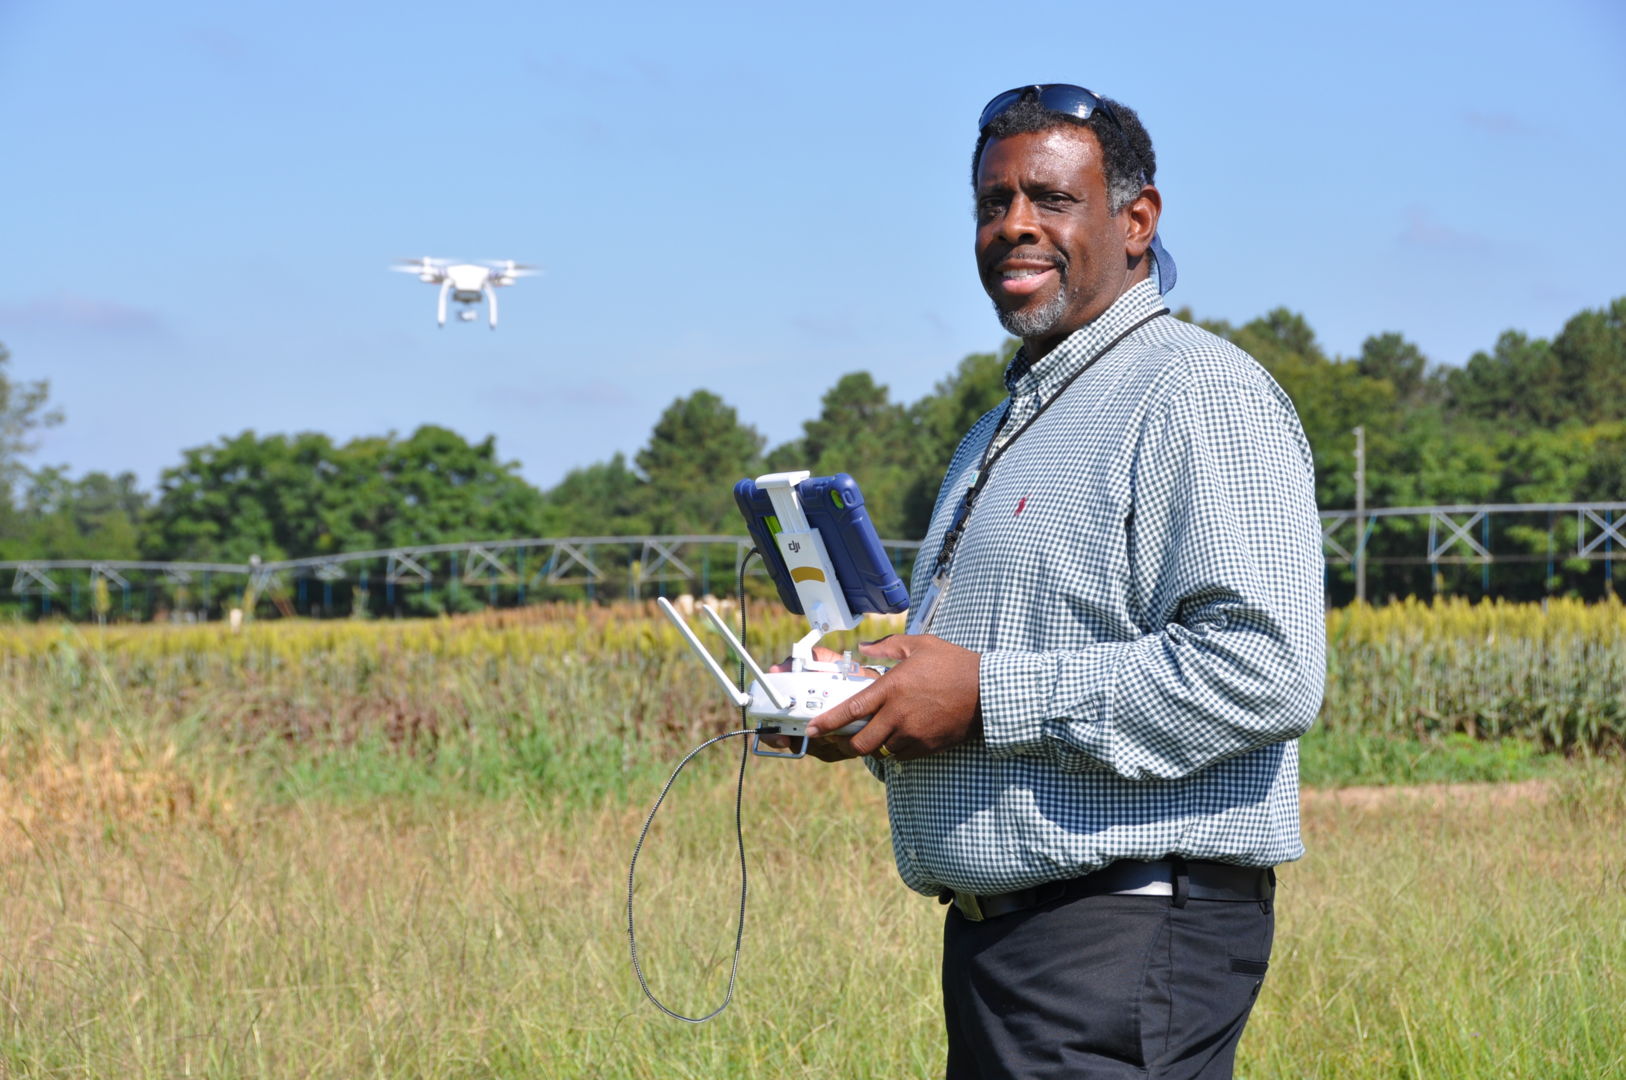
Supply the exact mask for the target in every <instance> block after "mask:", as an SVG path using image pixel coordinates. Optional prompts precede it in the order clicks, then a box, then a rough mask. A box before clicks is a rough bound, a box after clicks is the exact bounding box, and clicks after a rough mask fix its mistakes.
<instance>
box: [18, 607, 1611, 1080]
mask: <svg viewBox="0 0 1626 1080" xmlns="http://www.w3.org/2000/svg"><path fill="white" fill-rule="evenodd" d="M1341 617H1344V616H1341V615H1340V614H1339V613H1335V614H1334V615H1333V616H1332V618H1331V619H1330V621H1329V633H1330V636H1331V640H1332V641H1333V643H1334V645H1333V658H1334V659H1333V672H1332V690H1331V691H1330V696H1329V709H1328V713H1327V714H1326V717H1325V719H1326V723H1325V724H1324V725H1323V727H1322V728H1320V729H1318V731H1317V732H1315V733H1314V734H1313V735H1312V736H1311V737H1310V738H1309V739H1307V740H1306V743H1305V747H1304V757H1305V763H1306V775H1307V776H1309V777H1311V778H1313V779H1316V780H1317V781H1318V782H1319V783H1320V785H1321V786H1319V787H1317V788H1315V789H1313V790H1309V791H1307V792H1306V796H1305V805H1304V812H1305V833H1306V842H1307V844H1308V846H1309V849H1310V855H1309V857H1308V858H1307V859H1306V860H1304V861H1303V862H1302V863H1299V864H1296V865H1293V866H1291V867H1288V868H1285V869H1284V870H1283V872H1282V875H1281V878H1282V898H1281V903H1280V905H1279V912H1280V921H1279V924H1278V937H1277V949H1276V955H1275V957H1274V958H1273V965H1272V971H1271V974H1270V976H1269V978H1268V979H1267V980H1266V983H1265V989H1264V992H1263V995H1262V997H1261V999H1260V1003H1259V1005H1258V1008H1257V1010H1256V1012H1255V1019H1254V1022H1253V1024H1252V1026H1251V1027H1250V1029H1249V1034H1248V1036H1247V1037H1246V1038H1245V1040H1244V1043H1243V1050H1242V1058H1241V1063H1240V1066H1239V1070H1238V1075H1239V1076H1242V1077H1247V1078H1250V1080H1258V1078H1267V1077H1268V1078H1298V1077H1317V1078H1320V1077H1327V1078H1332V1077H1337V1078H1368V1077H1371V1078H1378V1077H1382V1078H1394V1077H1415V1078H1419V1080H1420V1078H1424V1077H1443V1078H1465V1080H1466V1078H1474V1080H1478V1078H1481V1077H1530V1078H1543V1080H1545V1078H1549V1077H1553V1078H1558V1077H1575V1078H1581V1077H1586V1078H1598V1077H1605V1078H1606V1077H1615V1076H1621V1077H1626V1036H1623V1034H1622V1033H1623V1032H1626V857H1623V856H1622V854H1621V844H1620V837H1621V836H1622V835H1623V834H1626V778H1623V769H1622V764H1621V761H1620V759H1619V757H1618V755H1617V753H1616V751H1615V748H1617V747H1618V746H1619V742H1620V730H1621V727H1620V718H1621V716H1622V708H1623V706H1626V690H1623V689H1622V685H1621V680H1622V679H1623V678H1626V674H1623V671H1622V668H1621V663H1622V661H1621V658H1620V652H1621V651H1622V650H1621V648H1620V646H1621V642H1622V641H1623V640H1626V635H1623V624H1622V617H1621V614H1620V611H1619V609H1618V606H1617V607H1616V608H1614V609H1609V608H1603V609H1597V608H1595V609H1586V610H1584V611H1579V612H1577V611H1564V610H1561V611H1558V612H1556V613H1552V612H1549V613H1548V615H1547V616H1546V617H1545V620H1537V619H1536V618H1535V613H1532V612H1529V611H1517V610H1514V611H1500V612H1497V611H1489V612H1486V611H1473V610H1470V611H1457V612H1455V613H1452V612H1450V611H1449V610H1447V611H1445V612H1443V613H1442V612H1440V611H1438V610H1434V609H1422V610H1420V611H1414V612H1413V613H1412V617H1411V618H1410V619H1409V620H1407V621H1404V622H1398V623H1396V624H1394V625H1391V626H1389V627H1387V628H1385V627H1384V625H1383V624H1382V623H1381V622H1380V621H1379V619H1380V618H1382V617H1392V616H1382V614H1381V613H1374V612H1364V613H1356V614H1354V615H1350V616H1347V621H1346V622H1345V623H1344V624H1342V626H1340V624H1339V622H1338V620H1339V619H1340V618H1341ZM1475 618H1478V619H1479V620H1480V621H1479V622H1471V620H1473V619H1475ZM1446 619H1455V620H1456V621H1457V629H1456V630H1455V631H1453V630H1452V629H1451V628H1450V627H1448V626H1446V625H1445V623H1444V620H1446ZM1428 620H1435V621H1434V622H1433V623H1429V621H1428ZM1519 620H1523V622H1522V623H1521V622H1519ZM1565 620H1568V621H1567V622H1565ZM1555 623H1564V625H1563V626H1560V627H1557V628H1555V626H1554V624H1555ZM1487 624H1494V625H1492V626H1491V628H1490V629H1487ZM1419 626H1422V627H1423V629H1421V630H1420V629H1419ZM759 628H760V629H761V630H763V631H764V632H766V634H767V636H768V640H772V635H773V634H775V633H778V632H780V630H779V628H776V627H775V625H774V624H773V623H772V622H771V620H761V621H759ZM1340 633H1341V634H1342V636H1340ZM1408 635H1409V636H1408ZM754 636H755V635H754ZM1544 642H1545V644H1543V643H1544ZM1465 643H1466V644H1465ZM1611 646H1613V648H1611ZM1453 649H1456V650H1458V651H1457V652H1456V653H1455V654H1453V653H1452V650H1453ZM1567 649H1576V650H1580V651H1581V653H1582V656H1581V657H1580V658H1579V659H1575V660H1574V661H1573V662H1571V661H1569V660H1566V659H1564V658H1562V657H1558V658H1556V659H1555V657H1557V654H1558V653H1560V652H1562V651H1564V650H1567ZM1587 650H1591V651H1590V652H1589V651H1587ZM1449 655H1457V656H1459V657H1462V656H1469V655H1471V656H1472V663H1473V664H1475V665H1477V667H1476V669H1475V670H1477V671H1478V672H1479V673H1480V674H1479V681H1480V683H1482V684H1483V685H1482V686H1481V687H1480V691H1482V692H1481V694H1480V696H1479V697H1475V696H1474V695H1475V692H1476V690H1475V684H1474V683H1473V682H1471V681H1469V680H1457V681H1454V682H1451V681H1449V676H1448V677H1447V681H1448V685H1447V686H1445V687H1441V686H1438V685H1435V686H1432V687H1431V694H1432V696H1431V697H1428V699H1427V701H1426V702H1425V703H1424V704H1423V706H1422V708H1421V709H1420V710H1413V709H1412V706H1410V705H1407V704H1406V703H1405V701H1404V700H1403V699H1404V695H1403V694H1400V693H1398V692H1396V691H1394V690H1393V689H1390V690H1388V691H1387V692H1386V696H1385V697H1384V698H1383V701H1384V702H1387V703H1388V704H1384V705H1383V706H1382V708H1381V709H1375V711H1374V713H1373V715H1372V717H1371V718H1370V720H1369V721H1368V722H1367V723H1366V724H1365V725H1364V726H1363V724H1362V723H1361V722H1360V718H1359V715H1358V711H1357V710H1356V708H1355V707H1354V705H1353V704H1352V703H1353V701H1354V695H1356V694H1358V693H1362V692H1364V691H1361V690H1358V689H1351V688H1357V687H1361V686H1380V685H1381V686H1385V687H1391V688H1392V687H1393V686H1395V685H1396V684H1398V683H1399V682H1400V680H1401V679H1403V678H1406V677H1410V678H1413V679H1416V678H1418V677H1419V675H1418V673H1419V672H1426V671H1427V670H1428V665H1430V664H1443V663H1445V661H1444V660H1442V659H1441V658H1442V657H1446V656H1449ZM585 656H593V657H595V658H597V659H598V660H600V661H601V662H599V663H590V662H588V661H587V660H586V659H584V657H585ZM1530 656H1538V657H1545V659H1544V661H1543V662H1542V664H1541V665H1540V666H1541V668H1542V670H1540V671H1538V672H1522V671H1521V665H1522V664H1525V663H1526V662H1527V660H1526V659H1525V658H1528V657H1530ZM1385 658H1387V659H1385ZM681 662H682V658H681V656H680V654H679V653H678V652H677V644H676V642H675V641H673V640H671V639H670V638H669V636H668V635H667V634H666V632H665V630H664V628H663V627H662V626H661V625H660V624H659V623H656V622H652V621H650V620H648V619H646V618H644V617H642V616H637V617H633V616H628V615H625V614H623V615H619V616H618V615H613V614H612V615H603V614H600V613H586V612H558V611H556V612H551V613H543V614H537V615H534V616H527V617H513V616H510V617H507V619H506V621H502V620H498V619H493V618H486V619H479V620H463V621H452V622H443V623H439V624H436V623H428V624H413V625H411V626H400V627H393V628H392V627H391V626H388V625H382V626H359V627H354V626H342V625H338V624H321V625H315V626H313V625H308V624H306V625H298V624H295V625H287V626H262V627H258V628H255V629H254V630H252V631H251V632H249V633H245V634H243V635H239V636H238V637H236V638H230V639H222V637H221V636H220V634H219V633H218V631H216V630H215V628H200V629H196V630H185V631H179V632H171V631H166V630H161V629H160V630H155V629H150V628H129V629H122V628H121V629H116V630H110V631H109V632H108V635H107V636H105V637H102V638H100V639H98V638H97V636H96V634H95V632H91V633H89V634H84V633H80V632H79V631H75V630H71V629H64V628H61V627H54V628H53V627H44V628H19V629H16V630H8V631H0V890H3V895H4V897H5V898H6V899H5V907H4V911H5V917H4V922H3V932H0V1076H3V1077H8V1078H9V1077H68V1076H74V1077H83V1076H94V1077H153V1078H157V1077H166V1078H167V1077H174V1076H211V1077H235V1076H244V1077H248V1076H256V1077H258V1076H268V1077H269V1076H275V1077H295V1076H299V1077H305V1076H308V1077H333V1076H340V1077H360V1076H380V1077H420V1076H421V1077H488V1076H515V1077H519V1076H526V1077H530V1076H558V1077H610V1078H620V1077H638V1078H641V1077H650V1078H653V1077H727V1078H733V1077H763V1078H768V1077H831V1078H835V1077H841V1078H851V1077H931V1076H934V1075H939V1074H940V1071H941V1061H940V1058H941V1035H940V1032H939V1030H938V1023H939V1021H938V1017H937V1004H936V992H935V989H934V982H935V977H936V973H935V961H936V938H937V934H938V932H939V927H940V919H941V917H942V909H941V908H940V907H938V905H937V904H935V903H934V902H932V901H930V900H928V899H925V898H922V897H918V896H915V895H914V894H912V893H910V892H908V891H907V890H906V889H905V888H904V887H903V886H902V885H901V884H899V883H898V881H897V878H896V874H895V872H894V870H893V868H892V865H891V855H890V847H889V844H888V841H887V836H886V824H885V812H884V808H883V807H882V803H881V791H880V787H879V785H877V784H875V782H874V781H873V780H871V779H870V778H869V776H868V775H867V773H865V772H863V770H862V769H860V768H857V767H849V766H840V767H833V768H832V767H823V766H819V765H816V764H814V763H811V762H801V763H790V762H773V761H761V760H755V759H753V761H752V762H751V765H750V769H749V773H748V776H747V786H746V803H745V816H746V827H747V837H746V843H747V850H748V855H749V859H750V868H751V875H752V877H751V897H752V899H751V907H750V912H749V917H748V922H747V927H746V938H745V949H744V955H743V959H742V966H741V976H740V983H739V987H738V991H737V996H736V1000H735V1003H734V1005H733V1006H732V1007H731V1008H730V1010H729V1011H728V1012H726V1013H725V1014H724V1015H723V1016H722V1017H720V1018H719V1019H718V1020H716V1021H714V1022H713V1023H711V1024H709V1025H705V1026H703V1027H699V1028H694V1027H690V1026H688V1025H683V1024H679V1023H677V1022H676V1021H672V1020H669V1019H667V1018H665V1017H663V1016H661V1015H660V1014H658V1013H657V1012H656V1011H655V1010H654V1009H653V1008H652V1007H650V1006H649V1005H648V1004H647V1003H646V1002H644V1000H643V998H642V996H641V994H640V992H639V990H638V987H637V983H636V981H635V980H634V979H633V977H632V973H631V970H630V966H629V964H628V962H627V950H626V935H625V912H624V906H623V905H624V890H625V882H626V860H627V857H628V856H629V855H630V853H631V848H632V843H633V841H634V840H635V839H636V837H637V834H638V828H639V826H640V825H641V823H642V818H643V814H644V812H645V811H646V809H647V806H648V802H649V801H650V800H651V799H652V798H653V796H654V794H655V793H656V791H658V789H659V784H660V783H661V782H662V781H663V780H664V777H665V772H666V770H667V769H668V768H669V767H670V764H671V762H672V761H674V760H675V756H676V753H677V751H679V750H680V749H681V748H683V747H686V746H688V745H693V744H694V743H696V742H698V741H700V739H701V738H703V737H704V736H705V735H706V734H707V733H709V732H712V731H716V730H722V729H723V728H725V727H726V726H727V725H728V724H729V720H730V718H729V716H728V715H727V714H726V713H724V712H723V711H721V710H718V709H715V708H714V707H712V705H711V700H712V697H711V694H710V692H709V691H707V690H706V689H705V688H704V687H696V688H695V692H694V693H693V694H689V693H687V692H683V691H676V692H675V691H673V689H672V687H673V686H674V685H685V684H683V683H679V682H678V680H676V679H675V678H674V677H673V675H674V673H675V671H676V670H680V669H675V668H673V667H672V665H673V664H676V663H681ZM1385 662H1387V663H1389V664H1390V665H1391V667H1390V673H1389V675H1388V677H1387V678H1385V677H1384V676H1383V675H1382V673H1381V671H1379V669H1378V665H1379V664H1381V663H1385ZM1487 672H1489V673H1495V676H1494V677H1489V676H1487V675H1486V673H1487ZM1566 672H1569V673H1572V674H1574V675H1575V677H1574V678H1573V679H1570V676H1569V675H1566V674H1565V673H1566ZM1408 673H1409V674H1408ZM1567 679H1568V680H1569V681H1566V680H1567ZM1521 680H1523V681H1522V682H1521ZM1535 680H1544V682H1543V683H1541V685H1544V686H1545V687H1546V689H1545V690H1544V691H1542V692H1543V693H1544V694H1545V695H1546V697H1545V699H1544V704H1543V706H1542V708H1541V709H1537V708H1535V707H1533V706H1530V705H1528V704H1527V703H1525V704H1521V703H1520V702H1518V701H1512V699H1511V698H1510V697H1509V693H1510V691H1509V690H1508V687H1510V686H1511V687H1514V688H1517V687H1518V686H1521V685H1522V686H1527V687H1536V688H1537V689H1540V686H1538V685H1537V683H1536V681H1535ZM1414 685H1415V684H1414ZM1417 696H1418V698H1419V699H1421V698H1422V697H1423V696H1424V695H1421V694H1419V695H1417ZM1510 701H1511V702H1512V703H1511V704H1509V702H1510ZM1413 704H1415V703H1413ZM1339 710H1342V711H1339ZM1492 718H1494V720H1493V719H1492ZM1544 718H1545V719H1544ZM736 747H737V743H729V744H725V745H724V746H723V747H718V748H714V750H713V751H711V752H709V754H708V756H707V757H705V758H703V759H700V760H698V761H697V762H696V765H695V766H694V767H692V768H691V769H690V772H689V773H686V774H685V777H684V779H683V780H682V781H681V782H680V784H679V785H678V787H677V788H676V789H675V790H674V793H673V795H672V797H671V800H670V803H669V807H668V809H666V810H663V812H662V819H661V820H660V821H659V822H658V823H657V825H656V829H655V831H654V833H653V834H652V836H651V839H650V841H649V844H648V846H647V847H646V851H645V854H644V856H643V858H642V859H641V860H640V864H639V905H640V906H639V927H640V937H641V940H642V943H643V946H644V950H645V955H646V957H647V965H646V966H647V970H648V972H649V974H650V976H651V980H652V982H653V983H654V985H655V987H656V989H657V991H658V992H660V993H661V994H662V996H663V997H665V998H667V999H668V1000H669V1003H670V1004H672V1005H674V1006H676V1007H678V1008H680V1009H682V1010H685V1011H691V1012H693V1011H704V1010H707V1009H709V1008H711V1007H712V1005H714V1004H715V1003H716V1001H717V1000H718V999H719V998H720V995H721V993H722V991H723V987H724V985H725V984H726V977H727V971H728V961H729V956H730V953H731V949H732V943H733V920H734V915H735V910H736V905H737V889H738V881H737V865H736V862H735V852H734V848H733V833H732V811H733V779H734V774H735V770H736V769H737V767H738V760H739V759H738V755H737V749H736ZM691 774H692V775H691ZM1396 779H1398V780H1403V781H1407V782H1409V783H1411V784H1414V785H1415V784H1419V783H1420V782H1432V784H1431V785H1430V786H1395V785H1393V784H1389V785H1388V786H1385V787H1382V788H1371V787H1366V786H1350V785H1366V784H1370V783H1373V782H1380V781H1393V780H1396ZM1463 779H1469V780H1475V781H1480V782H1478V783H1469V784H1462V783H1459V782H1458V781H1461V780H1463Z"/></svg>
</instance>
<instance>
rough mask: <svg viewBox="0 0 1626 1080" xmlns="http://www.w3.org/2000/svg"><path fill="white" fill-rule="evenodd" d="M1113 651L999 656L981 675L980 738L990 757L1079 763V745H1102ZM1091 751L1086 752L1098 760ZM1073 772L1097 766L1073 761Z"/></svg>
mask: <svg viewBox="0 0 1626 1080" xmlns="http://www.w3.org/2000/svg"><path fill="white" fill-rule="evenodd" d="M1112 665H1113V657H1112V656H1111V650H1107V649H1089V650H1085V651H1084V652H1081V653H1062V652H1017V651H1014V650H1012V651H996V652H986V653H983V654H982V661H981V664H980V666H979V670H978V679H979V693H980V698H981V704H982V738H983V742H984V743H985V744H986V745H987V747H988V753H989V755H990V756H992V757H996V758H1001V757H1016V756H1019V755H1036V756H1044V757H1050V756H1060V757H1064V758H1067V759H1072V758H1076V757H1077V756H1078V752H1079V750H1081V749H1083V748H1084V747H1083V746H1082V745H1081V744H1091V743H1096V742H1099V741H1100V738H1101V736H1103V735H1104V734H1105V733H1104V731H1101V730H1099V729H1100V728H1101V727H1102V726H1103V725H1102V721H1104V720H1105V719H1106V711H1107V710H1106V700H1107V693H1108V690H1109V688H1110V686H1111V679H1112ZM1104 749H1105V747H1104V746H1103V747H1094V746H1092V747H1090V749H1089V750H1086V751H1085V752H1086V753H1087V754H1089V755H1090V756H1093V757H1096V758H1098V759H1099V757H1100V754H1099V753H1098V752H1094V751H1100V750H1104ZM1070 764H1071V766H1072V767H1074V768H1079V767H1085V768H1088V767H1096V768H1100V767H1102V766H1101V764H1100V762H1099V760H1097V761H1094V762H1089V763H1084V762H1079V761H1070Z"/></svg>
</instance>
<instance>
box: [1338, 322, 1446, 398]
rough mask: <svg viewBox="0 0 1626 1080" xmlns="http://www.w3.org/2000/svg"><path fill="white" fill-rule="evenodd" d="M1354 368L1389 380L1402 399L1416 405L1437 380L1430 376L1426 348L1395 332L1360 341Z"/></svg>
mask: <svg viewBox="0 0 1626 1080" xmlns="http://www.w3.org/2000/svg"><path fill="white" fill-rule="evenodd" d="M1355 370H1357V371H1359V372H1360V373H1361V374H1362V375H1364V376H1365V377H1366V378H1368V379H1382V380H1386V381H1387V382H1388V383H1389V385H1390V386H1392V387H1394V390H1395V395H1396V397H1397V398H1398V399H1399V400H1400V401H1401V402H1403V403H1406V404H1408V405H1415V404H1418V403H1420V402H1421V401H1423V400H1425V399H1426V398H1427V397H1428V396H1429V391H1430V390H1431V388H1432V387H1434V386H1435V385H1436V384H1435V383H1433V382H1432V381H1431V380H1430V378H1429V367H1428V358H1427V357H1425V356H1424V355H1423V350H1421V349H1419V348H1418V347H1417V346H1416V345H1414V344H1412V343H1411V342H1409V341H1407V340H1406V339H1405V338H1404V337H1402V336H1401V335H1400V334H1396V333H1393V332H1390V333H1385V334H1375V335H1373V336H1372V337H1369V338H1367V339H1366V340H1365V341H1363V342H1361V354H1360V356H1358V357H1356V359H1355Z"/></svg>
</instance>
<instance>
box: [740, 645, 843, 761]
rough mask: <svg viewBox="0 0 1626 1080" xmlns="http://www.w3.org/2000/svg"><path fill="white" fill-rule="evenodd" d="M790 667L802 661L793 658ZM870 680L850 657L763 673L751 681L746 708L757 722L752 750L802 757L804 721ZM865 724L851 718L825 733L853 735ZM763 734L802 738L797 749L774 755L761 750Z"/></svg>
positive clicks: (805, 744) (803, 753)
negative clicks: (764, 682)
mask: <svg viewBox="0 0 1626 1080" xmlns="http://www.w3.org/2000/svg"><path fill="white" fill-rule="evenodd" d="M792 666H793V667H801V661H792ZM823 669H829V670H823ZM764 679H766V680H767V682H768V683H769V684H771V686H772V688H773V691H775V692H777V695H778V697H779V698H780V700H782V701H785V702H786V705H785V706H784V707H783V708H780V707H779V706H778V705H776V704H775V703H774V695H773V694H772V693H770V692H769V689H768V687H766V686H764V685H763V680H764ZM873 681H874V680H873V679H871V678H869V677H868V676H867V675H860V674H859V673H858V665H857V664H855V663H853V662H852V661H850V660H844V661H841V662H840V663H837V664H829V663H815V664H810V665H807V667H806V668H805V669H802V670H793V671H769V672H766V673H764V675H762V676H760V677H759V678H758V679H757V681H755V682H753V683H752V684H751V690H750V694H751V704H749V705H747V706H746V707H745V714H746V715H747V716H749V717H750V718H751V719H752V720H755V721H756V723H757V736H758V738H757V742H756V745H755V746H754V747H752V750H753V752H755V753H757V754H760V755H762V756H763V757H798V758H799V757H803V756H805V755H806V754H807V741H808V740H807V722H808V721H809V720H811V719H813V718H814V717H815V716H818V715H819V714H820V713H822V712H824V711H825V710H827V709H833V708H835V707H836V706H837V705H840V704H841V703H842V702H843V701H846V700H847V699H848V698H850V697H852V696H853V695H854V694H856V693H858V691H860V690H862V689H864V687H866V686H868V685H869V684H870V683H871V682H873ZM867 723H869V719H868V718H867V717H866V718H865V719H863V720H854V721H853V722H852V723H850V724H847V725H845V726H843V727H839V728H837V729H836V730H835V731H833V732H827V733H826V734H831V735H853V734H856V733H857V732H859V731H861V730H863V727H864V725H865V724H867ZM763 735H784V736H787V737H789V738H793V739H795V738H800V739H801V740H802V744H801V748H800V751H799V752H797V753H790V754H775V753H772V752H771V751H768V750H764V749H762V739H761V736H763Z"/></svg>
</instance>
